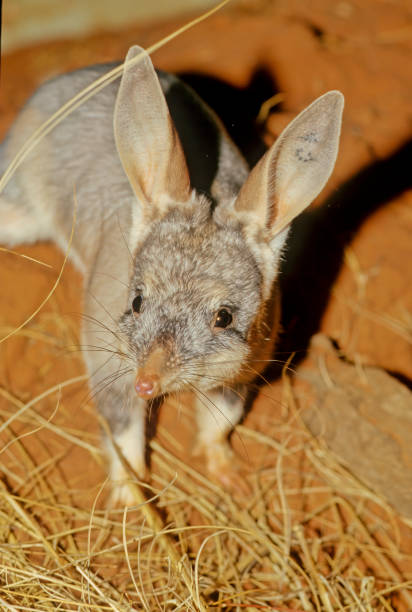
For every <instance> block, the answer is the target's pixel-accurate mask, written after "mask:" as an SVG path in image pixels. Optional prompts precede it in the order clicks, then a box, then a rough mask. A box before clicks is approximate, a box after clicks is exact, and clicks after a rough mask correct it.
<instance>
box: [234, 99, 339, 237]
mask: <svg viewBox="0 0 412 612" xmlns="http://www.w3.org/2000/svg"><path fill="white" fill-rule="evenodd" d="M343 104H344V98H343V95H342V94H341V93H340V92H339V91H329V92H327V93H325V94H324V95H323V96H321V97H320V98H318V99H317V100H315V101H314V102H313V103H312V104H311V105H310V106H308V107H307V108H306V109H305V110H304V111H302V112H301V113H300V114H299V115H298V116H297V117H296V118H295V119H294V120H293V121H292V122H291V123H290V124H289V125H288V126H287V127H286V129H285V130H284V131H283V132H282V134H281V135H280V136H279V138H278V139H277V141H276V143H275V144H274V145H273V146H272V147H271V148H270V149H269V151H267V152H266V154H265V155H264V156H263V157H262V159H261V160H260V161H259V163H258V164H257V165H256V166H255V168H254V169H253V170H252V172H251V173H250V175H249V177H248V179H247V181H246V182H245V184H244V185H243V187H242V189H241V190H240V193H239V195H238V197H237V199H236V201H235V203H234V210H235V212H237V213H240V214H241V216H243V213H247V222H248V223H249V222H251V223H252V224H253V225H255V226H256V225H257V228H256V227H255V230H256V229H257V230H258V231H259V233H260V234H261V235H262V232H263V236H264V237H265V238H266V239H267V240H269V241H271V240H272V239H273V238H274V237H275V236H277V235H278V234H280V233H281V232H283V230H285V229H286V228H287V227H288V226H289V224H290V223H291V221H292V220H293V219H294V218H295V217H296V216H297V215H299V214H300V213H301V212H302V211H303V210H304V209H305V208H306V207H307V206H308V205H309V204H310V203H311V202H312V200H314V198H315V197H316V196H317V195H318V194H319V192H320V191H321V190H322V189H323V187H324V186H325V184H326V182H327V180H328V178H329V176H330V175H331V173H332V170H333V167H334V165H335V161H336V156H337V152H338V146H339V135H340V127H341V118H342V110H343ZM245 221H246V219H245ZM285 236H286V234H285ZM279 238H280V236H279Z"/></svg>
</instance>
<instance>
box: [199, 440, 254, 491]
mask: <svg viewBox="0 0 412 612" xmlns="http://www.w3.org/2000/svg"><path fill="white" fill-rule="evenodd" d="M194 455H195V456H200V455H202V456H204V457H205V459H206V468H207V471H208V473H209V475H210V477H211V479H212V480H214V481H215V482H218V483H219V484H220V485H222V487H223V489H224V490H225V491H226V492H228V493H232V494H234V495H236V496H239V497H240V496H243V497H244V496H245V495H250V487H249V485H248V483H247V482H246V480H245V479H244V477H243V476H242V475H241V474H240V472H239V466H238V465H237V459H236V457H235V454H234V452H233V450H232V449H231V448H230V446H229V443H228V442H227V441H226V440H225V441H217V442H214V443H213V444H210V445H207V446H206V445H199V446H198V447H197V448H196V451H195V452H194Z"/></svg>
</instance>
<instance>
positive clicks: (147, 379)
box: [134, 374, 160, 399]
mask: <svg viewBox="0 0 412 612" xmlns="http://www.w3.org/2000/svg"><path fill="white" fill-rule="evenodd" d="M159 382H160V381H159V377H158V376H156V375H155V374H152V375H148V374H146V375H144V374H143V375H141V376H137V378H136V381H135V384H134V388H135V390H136V393H137V395H138V396H139V397H142V398H143V399H150V398H152V397H156V395H157V393H158V391H159V387H160V385H159Z"/></svg>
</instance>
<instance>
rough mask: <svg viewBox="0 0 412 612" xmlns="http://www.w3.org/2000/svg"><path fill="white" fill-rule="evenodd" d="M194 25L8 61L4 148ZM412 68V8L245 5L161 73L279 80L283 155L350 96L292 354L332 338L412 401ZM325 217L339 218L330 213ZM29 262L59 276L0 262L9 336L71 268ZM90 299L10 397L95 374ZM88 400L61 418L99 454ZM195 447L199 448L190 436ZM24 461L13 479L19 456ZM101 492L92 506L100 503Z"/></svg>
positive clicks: (287, 320) (103, 36)
mask: <svg viewBox="0 0 412 612" xmlns="http://www.w3.org/2000/svg"><path fill="white" fill-rule="evenodd" d="M182 23H183V20H181V19H180V20H174V21H169V22H167V23H160V24H159V23H156V24H153V25H152V26H150V27H148V26H146V27H145V28H144V29H143V28H141V27H137V26H136V27H130V28H129V29H128V30H126V31H124V32H122V33H120V34H119V33H117V34H111V33H106V32H103V33H100V34H98V35H95V36H92V37H88V38H87V39H84V40H77V41H59V42H55V43H48V44H44V45H37V46H35V47H31V48H30V49H26V50H23V51H19V52H16V53H11V54H10V55H8V56H5V57H3V58H2V85H1V102H0V132H1V134H4V133H5V131H6V129H7V126H8V125H9V124H10V122H11V121H12V119H13V116H14V115H15V113H16V112H17V110H18V109H19V108H20V107H21V106H22V104H23V103H24V101H25V100H26V99H27V97H28V96H29V95H30V93H31V92H32V91H33V90H34V89H35V88H36V86H37V85H38V84H39V83H40V82H42V81H43V80H45V79H46V78H48V77H50V76H52V75H55V74H58V73H60V72H64V71H66V70H72V69H74V68H77V67H80V66H84V65H87V64H93V63H97V62H106V61H111V60H115V59H119V58H122V57H123V56H124V55H125V53H126V51H127V49H128V47H129V46H130V45H131V44H133V43H138V44H140V45H142V46H148V45H149V44H151V43H153V42H155V41H157V40H159V39H160V38H161V37H162V36H164V35H166V34H168V33H170V32H171V31H172V30H174V29H175V28H176V27H177V26H180V25H181V24H182ZM411 57H412V6H411V5H408V3H406V2H402V1H400V0H399V1H397V0H392V1H389V0H352V1H351V2H343V1H342V2H329V1H328V0H313V1H312V2H311V3H307V2H305V1H304V0H278V1H277V2H270V1H265V0H255V1H253V0H250V1H246V0H245V1H244V2H238V3H234V4H233V5H232V6H230V7H228V8H226V9H225V10H224V11H222V12H220V13H219V14H217V15H215V16H213V17H212V18H210V19H209V20H207V21H206V22H204V23H202V24H200V25H198V26H197V27H195V28H194V29H191V30H189V31H188V32H186V33H184V34H183V35H182V36H180V37H179V38H177V39H176V40H174V41H173V42H172V43H170V44H169V45H167V46H165V47H164V48H162V49H160V50H159V51H157V52H156V53H155V54H154V55H153V60H154V62H155V64H156V65H157V66H158V67H159V68H162V69H165V70H170V71H173V72H194V73H201V74H204V75H208V76H212V77H215V78H218V79H221V80H222V81H224V82H226V83H229V84H230V85H231V86H232V87H233V88H237V89H238V90H239V91H238V95H239V96H244V95H245V92H247V91H249V92H252V93H251V95H252V97H253V96H255V103H256V99H257V97H258V94H259V91H258V89H259V87H257V88H256V87H255V89H253V83H255V84H256V78H255V79H254V75H255V77H256V71H257V70H260V71H261V72H262V70H263V71H264V74H265V78H266V80H267V78H268V77H270V79H271V80H272V85H273V92H272V93H276V92H281V94H282V103H281V104H280V105H278V106H276V107H275V108H274V109H273V111H272V112H271V114H270V115H269V117H268V119H267V122H266V126H265V130H264V137H265V140H266V142H267V143H271V142H272V141H273V140H274V139H275V138H276V137H277V135H278V134H279V133H280V131H281V129H282V128H283V127H284V126H285V125H286V124H287V122H288V121H289V120H290V119H291V118H293V117H294V116H295V114H296V113H297V112H299V111H300V110H301V109H302V108H303V107H304V106H305V105H307V104H308V103H309V102H311V101H312V100H313V99H314V98H315V97H317V96H318V95H320V94H322V93H324V92H325V91H327V90H329V89H340V90H341V91H342V92H343V93H344V95H345V98H346V107H345V114H344V122H343V129H342V140H341V148H340V153H339V157H338V161H337V164H336V169H335V172H334V174H333V176H332V178H331V180H330V181H329V183H328V186H327V187H326V189H325V190H324V192H323V193H322V194H321V196H320V197H319V198H318V200H317V202H316V203H315V206H314V209H315V212H314V213H312V216H309V217H308V219H309V222H310V223H313V224H314V225H313V226H311V227H312V228H315V230H316V231H315V233H314V234H313V235H312V237H311V239H310V241H309V242H308V241H306V242H305V241H304V240H303V238H302V240H303V242H302V244H304V246H305V249H307V250H306V251H304V253H303V255H302V253H301V254H299V253H298V254H297V256H296V261H297V262H298V264H299V263H300V266H298V270H296V269H295V270H292V272H291V274H290V276H289V280H287V281H285V308H286V309H285V315H284V337H283V343H284V345H285V346H284V350H285V351H286V350H287V351H292V350H293V351H298V353H299V351H302V350H303V349H304V348H305V347H306V345H307V342H308V340H309V336H310V334H311V333H314V332H317V331H319V330H320V331H322V332H324V333H325V334H327V335H329V336H330V337H332V338H333V339H334V340H335V341H336V342H337V343H338V345H339V347H340V348H341V349H342V351H343V352H344V354H345V355H346V356H347V357H348V358H349V359H350V360H351V361H352V362H354V363H355V364H369V365H374V366H378V367H380V368H383V369H385V370H387V371H389V372H391V373H394V374H396V376H397V377H398V378H399V379H401V380H402V381H404V382H405V383H407V384H409V386H410V381H411V379H412V349H411V339H412V282H411V281H412V272H411V262H410V245H411V230H412V207H411V204H412V190H411V186H412V172H411V162H412V155H411V152H412V144H411V141H410V138H411V129H412V106H411V103H410V91H411V84H412V61H411ZM269 95H272V94H269ZM243 99H244V98H242V100H243ZM261 102H263V100H261ZM323 206H324V207H323ZM322 210H323V211H326V213H319V212H316V211H322ZM297 229H298V230H299V227H298V228H297ZM297 235H298V237H300V236H301V234H299V233H298V234H297ZM18 251H19V252H20V253H25V254H27V255H30V256H31V257H35V258H38V259H40V260H41V261H45V262H48V263H49V264H51V265H52V269H46V268H43V267H40V266H38V265H37V264H34V263H30V262H27V261H24V260H22V259H21V258H18V257H16V256H15V255H12V254H5V253H0V256H1V258H2V260H3V263H2V265H1V267H0V283H1V286H2V288H3V291H2V299H1V306H0V329H1V332H2V333H1V335H5V333H8V331H10V330H11V329H12V328H13V327H16V326H18V325H19V324H21V323H22V321H24V320H25V318H26V317H27V316H29V315H30V314H31V313H32V312H33V310H34V308H36V307H37V306H38V305H39V304H40V303H41V302H42V300H43V299H44V297H45V295H47V292H48V291H49V290H50V288H51V287H52V285H53V283H54V281H55V279H56V271H58V270H59V269H60V266H61V264H62V261H63V259H62V255H61V253H59V252H58V251H57V250H56V249H55V248H54V247H53V246H52V245H48V244H47V245H45V244H42V245H35V246H32V247H21V248H19V249H18ZM303 264H304V265H303ZM80 296H81V279H80V276H79V274H78V273H77V272H76V271H75V270H74V269H73V268H72V266H70V265H68V266H67V267H66V269H65V271H64V275H63V278H62V281H61V283H60V285H59V287H58V289H57V290H56V292H55V293H54V294H53V296H52V298H51V299H50V300H49V302H48V303H47V305H46V306H45V307H44V308H43V309H42V310H41V312H40V314H39V315H38V316H37V317H36V318H35V320H34V321H32V322H31V323H30V324H29V325H28V326H27V327H26V332H25V333H24V334H20V335H19V336H18V337H14V338H11V339H10V340H8V341H6V342H5V343H3V344H2V345H1V348H0V350H1V359H0V385H1V387H2V388H3V389H7V390H8V391H9V392H10V393H12V394H13V395H14V396H16V397H18V398H19V399H20V400H21V401H25V400H28V399H30V398H31V397H34V396H36V395H37V394H40V393H41V392H42V391H43V390H44V389H46V388H48V387H50V386H52V385H55V384H57V383H58V382H59V381H60V380H64V379H68V378H70V377H71V376H77V375H79V374H82V373H83V372H84V370H83V366H82V362H81V358H80V356H79V354H78V353H77V352H71V351H69V350H68V349H67V347H68V346H72V345H75V344H76V343H77V342H78V340H77V338H78V327H79V322H80V315H79V313H80V312H81V299H80ZM276 385H277V386H279V383H276ZM276 385H275V386H274V387H276ZM278 392H279V393H280V391H278ZM86 393H87V392H86V391H85V388H81V389H76V391H73V392H69V393H68V394H65V396H64V402H63V403H62V406H61V410H60V411H59V415H58V418H59V420H60V421H62V420H63V421H64V419H68V420H69V422H71V423H72V430H73V433H75V431H80V430H84V429H85V428H86V429H87V430H88V431H90V440H93V441H96V439H97V424H96V421H95V419H94V417H93V414H92V413H91V411H90V410H89V409H88V408H87V409H86V410H80V409H79V408H78V407H79V405H82V406H83V405H84V402H83V398H84V397H85V394H86ZM270 394H271V395H272V396H273V394H276V390H273V389H272V390H271V391H270ZM0 401H3V400H1V398H0ZM411 408H412V406H411ZM74 409H75V410H76V412H75V418H73V410H74ZM52 410H53V406H50V410H49V411H52ZM254 412H255V415H254V418H255V420H256V422H257V423H259V422H262V423H264V421H265V419H266V418H267V419H270V418H271V417H272V416H273V414H272V412H273V402H271V401H266V400H265V398H264V397H260V398H259V401H258V402H257V405H256V407H255V411H254ZM252 414H253V413H252ZM162 419H164V422H165V423H166V424H167V426H168V427H169V428H171V429H173V418H172V417H170V416H168V415H164V416H163V415H162ZM168 419H169V420H168ZM179 429H180V426H179ZM186 435H187V437H188V438H189V437H190V432H186ZM48 436H49V437H48V438H47V440H46V442H44V441H43V442H42V444H43V445H44V444H46V446H48V447H49V448H48V451H49V452H51V451H52V450H53V452H56V453H57V452H60V447H59V444H58V443H57V442H56V441H55V440H54V439H53V437H52V436H50V434H48ZM36 452H37V451H36ZM38 452H40V450H39V451H38ZM182 456H184V454H182ZM76 457H77V455H76V451H73V453H71V455H70V459H69V460H67V461H62V462H61V469H62V470H63V471H65V473H67V476H68V478H69V479H70V480H71V482H78V483H79V491H80V494H81V495H82V496H83V499H86V501H85V502H84V503H87V499H88V498H87V495H88V492H87V491H86V489H87V486H88V483H93V484H95V482H96V479H97V478H102V474H103V471H102V468H101V472H100V473H99V469H100V468H98V467H97V464H96V463H93V464H92V459H90V465H84V463H83V464H81V465H79V461H84V456H83V455H81V458H80V459H76ZM10 461H11V464H10V466H9V469H10V470H12V469H13V462H12V457H11V458H10ZM14 467H15V468H16V470H17V469H18V467H17V465H16V466H14ZM89 493H90V500H92V499H93V497H94V494H95V491H94V490H93V491H90V492H89ZM401 529H402V538H403V546H404V552H405V553H408V554H411V553H412V544H411V541H412V538H411V535H410V530H409V529H408V528H407V527H406V526H405V525H403V526H402V527H401ZM405 571H406V575H408V572H409V577H410V576H411V575H412V565H411V566H407V565H406V566H405Z"/></svg>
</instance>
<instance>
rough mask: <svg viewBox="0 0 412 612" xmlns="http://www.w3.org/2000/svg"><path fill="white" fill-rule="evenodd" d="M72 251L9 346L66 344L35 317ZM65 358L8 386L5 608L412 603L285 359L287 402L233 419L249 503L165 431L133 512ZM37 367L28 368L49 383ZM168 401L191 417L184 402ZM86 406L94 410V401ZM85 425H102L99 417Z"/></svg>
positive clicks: (1, 580)
mask: <svg viewBox="0 0 412 612" xmlns="http://www.w3.org/2000/svg"><path fill="white" fill-rule="evenodd" d="M226 3H227V0H226V1H225V2H222V3H220V4H219V5H218V6H217V7H215V9H212V10H211V11H209V12H208V13H206V14H205V15H203V16H202V17H200V18H199V19H197V20H195V21H193V22H191V23H190V24H188V25H187V26H185V27H184V28H181V29H180V30H178V31H177V32H174V33H173V34H171V35H170V36H168V37H167V38H165V39H163V40H162V41H160V42H159V43H157V44H155V45H153V46H152V47H151V48H150V49H149V50H148V51H149V52H152V51H154V50H155V49H157V48H158V47H160V46H161V45H162V44H165V43H166V42H167V41H168V40H171V39H172V38H173V37H175V36H177V35H178V34H180V33H181V32H183V31H184V30H185V29H187V28H188V27H191V26H192V25H194V24H195V23H198V22H199V21H200V20H201V19H204V18H206V17H207V16H209V15H210V14H212V13H213V12H214V11H215V10H218V9H219V8H220V7H222V6H223V5H225V4H226ZM138 59H139V58H137V60H136V61H138ZM133 61H135V60H133ZM121 70H122V66H120V67H119V68H118V69H116V70H114V71H112V72H110V73H109V74H108V75H106V76H105V77H104V78H103V79H100V80H99V81H97V82H96V83H95V84H94V85H93V86H92V87H91V88H88V89H87V90H85V91H84V92H81V94H79V95H78V96H76V97H75V98H74V99H73V100H72V101H71V102H70V103H69V104H68V105H66V106H65V107H63V109H60V111H59V113H57V114H56V115H54V116H53V117H51V118H50V119H49V121H48V122H47V123H46V124H45V125H44V126H42V128H41V129H40V130H39V131H38V132H36V134H34V135H33V137H32V138H31V139H30V140H29V141H27V143H26V145H25V147H24V148H23V149H22V150H21V151H20V153H19V154H18V156H16V158H15V160H14V161H13V163H12V164H11V166H10V167H9V169H8V170H7V172H6V173H5V175H4V176H3V177H2V179H1V181H0V186H1V187H0V188H3V187H4V186H5V184H6V183H7V181H8V180H9V179H10V177H11V176H12V174H13V172H14V171H15V170H16V168H17V167H18V165H19V164H20V163H21V162H22V160H23V159H24V158H25V156H26V155H27V154H28V153H29V151H30V150H32V148H33V147H34V146H35V145H36V143H37V142H39V139H40V138H42V137H44V135H46V134H47V133H48V132H49V131H50V130H51V129H53V127H54V126H55V125H56V124H57V122H59V121H61V120H63V118H64V117H65V116H67V114H68V113H69V112H71V111H72V110H74V109H75V108H76V107H77V106H78V105H79V104H82V103H83V102H84V101H85V100H86V99H88V97H90V96H91V95H93V94H94V93H96V92H97V91H99V89H100V88H101V87H104V86H105V85H106V84H108V83H109V82H111V81H112V80H113V79H114V78H117V77H118V76H119V74H120V73H121ZM73 227H74V223H73ZM67 257H68V253H66V256H65V259H64V262H63V265H62V266H61V269H60V272H59V274H58V276H57V279H56V282H55V284H54V285H53V287H52V289H51V291H50V292H49V293H48V294H47V296H46V298H45V299H44V300H43V301H42V303H41V305H40V307H38V308H37V309H35V311H33V313H32V315H31V316H30V317H29V318H28V319H27V320H26V321H25V322H24V323H23V324H22V325H19V326H18V327H16V328H13V329H11V330H10V329H9V330H7V332H6V334H5V336H4V337H3V341H5V340H6V339H7V340H8V342H10V341H12V342H15V341H18V340H24V341H25V342H27V343H30V345H29V346H30V347H31V348H30V350H31V351H33V352H34V353H36V354H37V351H38V350H40V349H44V347H47V349H48V350H49V351H50V355H51V357H50V359H54V358H55V353H56V352H57V351H58V350H59V347H62V346H65V344H66V339H67V338H68V337H70V336H71V334H72V332H71V330H70V329H68V327H70V323H69V322H68V319H67V317H63V316H61V315H59V314H57V316H56V318H55V323H56V325H55V327H54V331H53V333H51V332H50V325H49V322H48V320H47V317H44V318H42V317H39V313H40V311H42V312H43V311H45V310H47V308H49V309H50V308H51V302H52V299H53V296H54V292H55V291H56V290H59V289H60V287H59V284H60V280H61V277H62V274H63V270H64V265H65V262H66V259H67ZM38 263H41V262H38ZM28 265H31V262H30V264H28ZM34 317H36V320H35V321H34ZM34 323H36V324H35V325H34ZM27 346H28V345H27ZM2 359H3V360H6V356H5V352H3V353H2ZM65 359H66V360H67V362H70V365H71V368H72V369H73V367H75V369H76V368H77V370H76V371H77V374H76V376H72V377H71V378H68V379H67V380H66V381H64V382H60V383H57V384H56V381H54V383H53V384H50V386H49V387H48V388H46V389H45V390H43V391H41V392H40V393H38V394H37V395H36V396H35V397H29V398H27V397H26V398H24V399H23V397H19V396H18V395H19V394H18V392H16V391H15V390H14V392H13V391H12V390H11V389H6V388H4V387H3V388H0V419H1V425H0V435H1V438H0V439H1V445H2V446H1V451H2V455H1V460H2V465H3V474H2V480H1V481H0V606H1V608H2V609H4V610H13V611H17V610H18V611H23V610H44V611H49V610H50V611H51V610H82V611H85V612H86V611H96V612H97V611H103V610H116V611H117V610H120V611H123V610H124V611H126V610H145V611H152V610H183V611H192V610H193V611H199V610H202V611H204V610H214V609H216V610H238V611H243V610H248V611H252V610H294V611H295V612H302V611H314V610H316V611H323V610H326V611H332V610H353V611H355V610H356V611H365V612H371V611H373V610H374V611H375V610H382V611H384V610H386V611H390V610H392V611H394V610H410V609H412V596H411V594H410V589H411V587H412V583H411V582H410V581H407V580H406V579H405V577H404V575H403V573H402V569H401V567H402V564H403V563H406V562H410V561H411V559H408V558H407V557H406V556H405V555H402V553H401V552H400V544H399V540H400V537H399V533H398V523H397V519H396V517H395V516H394V515H393V514H392V513H391V511H390V510H389V509H388V508H387V507H385V506H384V505H383V504H382V503H381V502H380V501H379V500H378V499H377V498H376V497H375V496H374V495H373V494H372V493H371V492H370V491H369V490H367V489H366V488H365V487H363V486H362V485H361V484H360V483H359V482H357V481H356V479H355V478H353V477H352V476H351V474H349V473H348V472H346V471H345V470H344V469H343V468H342V467H341V466H340V465H339V464H338V463H337V462H336V461H335V459H334V458H333V456H332V455H331V454H330V453H329V452H328V451H327V449H325V448H323V447H322V446H321V445H319V443H318V442H317V441H315V440H314V439H313V438H312V437H311V435H310V434H309V432H308V431H307V430H306V429H305V428H304V426H303V424H302V422H301V421H300V418H299V407H298V405H297V402H296V398H295V397H294V392H293V388H292V386H291V383H290V379H289V376H288V368H287V367H285V370H284V375H283V392H282V399H281V400H278V399H274V392H275V390H273V389H266V390H264V393H265V394H266V395H267V397H266V401H272V402H273V416H272V417H270V418H269V417H267V421H266V422H265V424H264V427H263V428H262V427H259V424H258V423H256V427H255V428H254V429H250V428H248V427H246V426H239V427H238V428H237V432H238V434H239V436H240V437H241V439H242V441H243V444H244V445H245V446H247V447H248V448H253V456H254V457H257V458H258V461H257V464H258V465H257V467H256V466H254V468H253V470H251V473H250V474H249V476H248V477H247V481H248V484H249V486H250V492H251V493H250V496H248V497H247V499H245V498H243V499H239V498H236V497H234V498H233V497H231V496H230V495H228V494H226V493H225V492H224V491H222V490H221V489H220V488H219V487H218V486H217V485H215V484H213V483H211V482H210V481H209V480H208V479H207V478H205V477H204V476H203V475H202V474H201V473H200V472H199V471H197V469H195V467H193V465H190V464H189V463H188V462H187V461H185V460H184V459H183V458H182V457H179V452H178V449H179V443H178V442H177V441H176V440H174V439H173V437H172V436H171V435H170V432H167V431H166V430H164V429H162V427H160V431H159V439H160V441H159V439H156V440H155V441H153V442H152V443H151V448H152V463H153V470H152V479H151V485H150V488H149V486H148V485H144V486H143V485H142V484H141V483H139V482H138V481H137V479H136V478H135V476H134V474H133V473H132V471H131V470H130V468H129V466H128V465H127V464H126V463H125V464H124V466H125V468H126V469H127V470H128V471H129V474H130V479H131V482H132V483H133V486H134V487H135V497H136V507H134V508H131V509H127V510H126V509H115V508H111V509H110V508H108V505H107V499H108V491H107V486H106V481H105V480H104V477H103V476H102V471H101V466H100V464H101V453H100V448H99V444H98V439H97V436H96V435H95V434H93V433H90V432H88V430H87V428H79V429H77V430H76V429H75V428H74V427H73V423H72V420H71V419H70V418H68V414H72V413H73V411H77V412H78V411H79V410H80V408H79V402H80V400H79V399H78V397H79V396H78V394H77V395H74V397H73V396H72V395H71V393H70V394H69V393H68V392H69V391H71V392H72V390H73V388H76V387H77V388H78V387H79V385H80V383H82V382H84V380H85V378H86V377H85V375H84V374H82V373H81V366H80V362H79V358H78V356H77V355H76V354H75V353H72V352H71V353H69V354H66V355H65ZM38 368H39V369H38V371H37V372H36V370H35V367H34V374H37V375H38V376H37V378H38V379H39V380H46V377H44V376H43V374H42V373H41V364H38ZM170 410H175V411H176V414H177V415H179V414H180V415H181V418H182V419H183V420H185V419H188V418H190V417H189V416H188V414H189V413H190V410H188V409H187V407H185V406H181V405H175V406H173V405H171V406H170ZM82 412H83V413H84V414H86V415H87V414H88V404H83V405H82ZM45 415H46V416H45ZM47 415H48V416H47ZM176 418H177V417H176ZM88 419H89V423H92V427H93V423H94V425H95V417H94V421H93V418H92V417H91V416H88ZM263 429H264V431H263ZM176 449H177V450H176ZM74 450H75V451H76V452H78V453H80V461H81V463H78V465H85V466H89V472H90V474H91V480H92V481H93V482H92V484H90V482H89V481H88V482H89V484H83V485H82V482H83V481H82V476H84V475H85V474H81V475H80V478H77V474H73V473H72V472H70V470H69V471H67V469H66V468H67V466H70V462H71V460H72V459H71V457H72V454H73V452H74ZM123 461H124V460H123ZM85 472H87V470H85ZM90 474H88V476H89V480H90ZM102 478H103V480H102ZM245 478H246V476H245Z"/></svg>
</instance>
